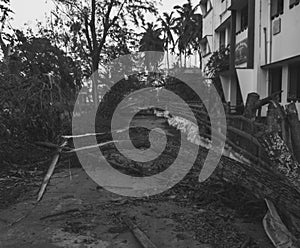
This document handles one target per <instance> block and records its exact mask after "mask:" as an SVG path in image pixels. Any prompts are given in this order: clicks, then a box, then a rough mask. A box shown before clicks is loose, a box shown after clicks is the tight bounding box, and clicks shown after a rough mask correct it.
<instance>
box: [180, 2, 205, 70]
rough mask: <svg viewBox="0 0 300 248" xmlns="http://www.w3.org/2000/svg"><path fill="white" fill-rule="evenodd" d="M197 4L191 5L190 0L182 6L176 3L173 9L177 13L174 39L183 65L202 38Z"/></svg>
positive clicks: (200, 17)
mask: <svg viewBox="0 0 300 248" xmlns="http://www.w3.org/2000/svg"><path fill="white" fill-rule="evenodd" d="M198 7H199V4H198V5H196V6H195V7H193V5H192V3H191V0H188V2H187V3H185V4H183V5H182V6H179V5H176V6H175V7H174V9H175V10H176V11H177V13H178V14H179V17H178V18H176V27H175V32H176V34H177V35H178V39H177V41H176V44H177V47H178V50H179V55H180V57H181V56H182V55H184V66H185V67H186V59H187V56H189V55H191V54H192V51H193V50H194V51H196V50H198V51H199V41H200V39H201V38H202V16H201V14H197V13H196V12H197V10H198Z"/></svg>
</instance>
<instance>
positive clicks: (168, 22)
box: [158, 11, 175, 72]
mask: <svg viewBox="0 0 300 248" xmlns="http://www.w3.org/2000/svg"><path fill="white" fill-rule="evenodd" d="M173 14H174V12H173V11H172V12H171V14H170V15H169V14H168V13H166V12H165V13H163V17H160V18H159V19H158V21H160V23H161V28H160V30H161V32H162V33H163V35H164V38H163V40H164V49H165V51H167V66H168V72H169V71H170V61H169V44H171V45H172V49H171V51H172V52H174V47H175V41H174V37H173V33H172V31H173V30H174V27H175V19H174V18H173Z"/></svg>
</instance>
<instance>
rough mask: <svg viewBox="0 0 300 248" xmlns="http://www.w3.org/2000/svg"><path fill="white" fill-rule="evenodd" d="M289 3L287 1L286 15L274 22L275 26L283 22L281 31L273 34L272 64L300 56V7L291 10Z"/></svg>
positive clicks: (285, 6)
mask: <svg viewBox="0 0 300 248" xmlns="http://www.w3.org/2000/svg"><path fill="white" fill-rule="evenodd" d="M288 2H289V1H285V4H284V13H283V14H282V15H280V16H279V17H277V18H275V19H274V20H273V21H272V24H273V25H274V23H275V22H281V28H280V29H281V31H280V33H278V34H276V35H275V34H273V40H272V54H271V55H272V57H271V63H273V62H277V61H281V60H283V59H287V58H290V57H293V56H295V55H300V45H299V41H300V5H297V6H294V7H293V8H292V9H290V8H289V4H288ZM287 37H290V38H289V39H287Z"/></svg>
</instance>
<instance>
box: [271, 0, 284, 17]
mask: <svg viewBox="0 0 300 248" xmlns="http://www.w3.org/2000/svg"><path fill="white" fill-rule="evenodd" d="M283 1H284V0H272V2H271V19H274V18H275V17H277V16H279V15H281V14H283V7H284V4H283Z"/></svg>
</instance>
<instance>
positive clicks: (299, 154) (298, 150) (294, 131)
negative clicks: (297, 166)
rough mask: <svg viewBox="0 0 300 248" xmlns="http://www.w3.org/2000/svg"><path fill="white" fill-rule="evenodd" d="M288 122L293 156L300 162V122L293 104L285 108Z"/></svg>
mask: <svg viewBox="0 0 300 248" xmlns="http://www.w3.org/2000/svg"><path fill="white" fill-rule="evenodd" d="M286 112H287V117H288V122H289V125H290V130H291V141H292V146H293V150H294V155H295V157H296V159H297V161H298V162H300V122H299V119H298V111H297V108H296V105H295V103H291V104H289V105H287V106H286Z"/></svg>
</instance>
